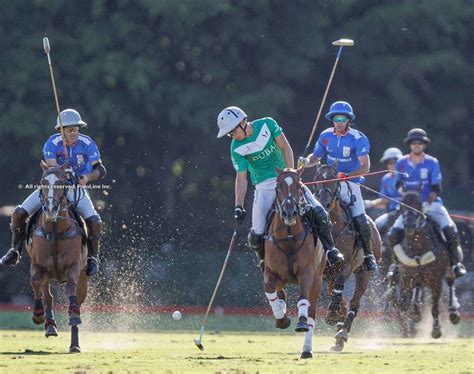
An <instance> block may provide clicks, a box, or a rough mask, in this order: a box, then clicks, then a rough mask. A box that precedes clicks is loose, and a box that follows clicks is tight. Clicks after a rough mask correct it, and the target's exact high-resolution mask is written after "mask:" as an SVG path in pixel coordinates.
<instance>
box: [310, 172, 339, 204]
mask: <svg viewBox="0 0 474 374" xmlns="http://www.w3.org/2000/svg"><path fill="white" fill-rule="evenodd" d="M323 168H324V169H330V170H333V171H336V172H335V173H334V177H336V176H337V170H336V169H335V168H334V167H333V166H329V165H322V166H321V167H320V168H319V169H323ZM319 169H318V171H317V172H316V176H315V178H314V179H315V180H316V181H324V179H329V178H326V177H324V178H323V179H320V177H321V176H323V174H324V173H326V172H327V170H319ZM335 183H336V188H331V187H329V186H328V183H321V184H320V185H317V186H316V196H317V198H318V200H319V201H321V199H320V198H321V194H322V193H323V192H325V193H327V194H328V195H329V197H330V201H329V204H332V203H333V202H334V200H336V199H338V197H339V192H340V189H341V184H340V183H339V182H335Z"/></svg>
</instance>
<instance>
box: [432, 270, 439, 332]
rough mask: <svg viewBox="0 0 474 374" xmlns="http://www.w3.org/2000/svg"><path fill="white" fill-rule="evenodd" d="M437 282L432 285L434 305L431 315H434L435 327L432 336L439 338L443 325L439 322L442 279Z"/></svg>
mask: <svg viewBox="0 0 474 374" xmlns="http://www.w3.org/2000/svg"><path fill="white" fill-rule="evenodd" d="M435 282H436V283H435V284H434V285H433V286H432V287H431V298H432V302H433V306H432V308H431V315H432V316H433V329H432V330H431V336H432V337H433V338H434V339H439V338H440V337H441V335H442V332H441V325H440V323H439V299H440V297H441V288H442V287H441V279H439V280H436V281H435Z"/></svg>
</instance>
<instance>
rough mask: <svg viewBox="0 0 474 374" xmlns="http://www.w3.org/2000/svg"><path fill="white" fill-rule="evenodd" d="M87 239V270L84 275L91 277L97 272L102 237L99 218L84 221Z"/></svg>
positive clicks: (94, 217) (93, 217)
mask: <svg viewBox="0 0 474 374" xmlns="http://www.w3.org/2000/svg"><path fill="white" fill-rule="evenodd" d="M85 221H86V225H87V231H88V235H89V236H88V238H87V268H86V274H87V276H89V277H93V276H94V275H96V274H97V272H98V271H99V246H100V238H101V236H102V226H103V224H102V220H101V219H100V217H99V216H92V217H89V218H87V219H86V220H85Z"/></svg>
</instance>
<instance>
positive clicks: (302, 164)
mask: <svg viewBox="0 0 474 374" xmlns="http://www.w3.org/2000/svg"><path fill="white" fill-rule="evenodd" d="M308 165H309V160H308V158H307V157H303V156H301V157H299V158H298V165H297V166H298V168H300V167H303V168H307V167H308Z"/></svg>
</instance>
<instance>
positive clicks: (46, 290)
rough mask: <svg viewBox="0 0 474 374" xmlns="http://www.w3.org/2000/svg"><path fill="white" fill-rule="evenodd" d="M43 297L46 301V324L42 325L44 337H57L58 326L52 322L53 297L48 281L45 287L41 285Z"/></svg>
mask: <svg viewBox="0 0 474 374" xmlns="http://www.w3.org/2000/svg"><path fill="white" fill-rule="evenodd" d="M43 295H44V300H45V301H46V315H45V317H46V322H45V324H44V329H45V333H44V335H45V336H46V337H47V338H49V337H50V336H58V326H57V325H56V321H55V320H54V313H53V295H52V294H51V289H50V287H49V279H48V281H47V282H46V284H45V285H43Z"/></svg>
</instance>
